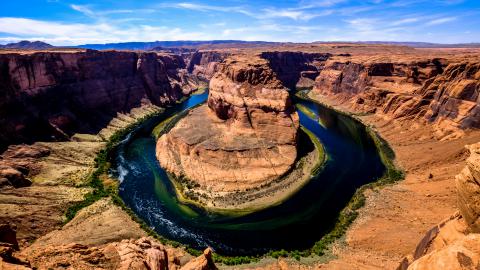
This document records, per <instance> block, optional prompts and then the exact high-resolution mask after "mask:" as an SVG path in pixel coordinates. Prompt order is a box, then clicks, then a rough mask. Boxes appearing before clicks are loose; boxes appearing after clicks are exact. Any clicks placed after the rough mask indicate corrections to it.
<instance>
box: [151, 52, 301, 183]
mask: <svg viewBox="0 0 480 270" xmlns="http://www.w3.org/2000/svg"><path fill="white" fill-rule="evenodd" d="M298 126H299V120H298V115H297V114H296V113H295V112H294V111H293V107H292V106H291V103H290V99H289V95H288V92H287V91H286V89H285V88H284V87H283V85H282V83H281V82H280V81H279V80H278V79H277V78H276V76H275V73H274V72H273V71H272V70H271V69H270V68H269V66H268V62H267V61H266V60H264V59H262V58H260V57H258V56H251V57H250V58H248V57H244V56H237V57H234V58H230V59H228V60H226V61H225V62H224V63H222V64H221V65H220V68H219V71H218V72H217V73H216V74H215V76H214V77H213V78H212V80H211V81H210V93H209V97H208V107H207V106H205V105H204V106H201V107H199V108H196V109H194V110H192V111H191V112H190V113H189V115H188V116H187V117H185V118H184V119H182V120H180V121H179V122H178V123H177V125H176V126H175V127H174V128H173V129H172V130H171V131H170V132H169V133H168V134H166V135H163V136H162V137H161V138H160V139H159V140H158V143H157V157H158V159H159V161H160V164H161V165H162V166H163V167H164V168H166V169H167V170H168V171H170V172H172V173H174V174H175V175H177V176H184V177H186V178H187V179H189V180H191V181H194V182H195V183H197V184H199V185H200V186H201V188H204V189H208V190H209V191H214V192H233V191H236V190H244V189H248V188H254V187H259V186H261V185H263V184H267V183H268V182H269V181H272V180H273V179H276V178H278V177H280V176H281V175H283V174H285V173H286V172H287V171H288V170H289V169H290V168H291V166H292V165H293V164H294V162H295V159H296V156H297V152H296V136H297V129H298Z"/></svg>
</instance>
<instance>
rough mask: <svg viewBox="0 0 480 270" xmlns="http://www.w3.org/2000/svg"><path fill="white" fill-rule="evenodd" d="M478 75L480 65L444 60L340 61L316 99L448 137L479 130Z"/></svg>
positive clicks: (322, 78) (326, 73) (329, 66)
mask: <svg viewBox="0 0 480 270" xmlns="http://www.w3.org/2000/svg"><path fill="white" fill-rule="evenodd" d="M360 60H362V61H360ZM478 72H479V66H478V63H469V62H462V63H449V61H447V60H445V59H435V58H432V59H423V60H418V59H415V60H413V61H412V60H408V59H406V60H404V61H401V60H398V59H397V60H389V61H385V60H383V61H382V59H378V60H375V59H374V60H371V59H356V58H349V57H347V58H344V57H335V59H331V60H328V61H327V63H326V65H325V68H324V69H323V70H322V71H321V73H320V75H319V76H318V77H317V78H316V80H315V87H314V88H313V92H312V95H320V96H329V97H331V98H334V99H337V100H341V101H343V102H345V103H347V104H349V106H350V107H351V108H352V109H354V110H355V111H363V112H376V113H377V114H380V115H383V116H386V117H389V118H394V119H399V118H405V117H413V118H418V119H424V120H427V121H429V122H432V123H434V124H435V125H436V127H438V129H439V130H440V131H442V132H443V133H448V132H452V131H454V130H457V129H464V128H472V127H473V128H478V127H479V123H478V121H479V120H478V119H479V103H480V100H479V98H478V96H479V91H480V90H479V78H480V77H479V76H480V75H479V73H478Z"/></svg>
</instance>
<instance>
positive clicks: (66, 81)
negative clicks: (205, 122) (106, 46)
mask: <svg viewBox="0 0 480 270" xmlns="http://www.w3.org/2000/svg"><path fill="white" fill-rule="evenodd" d="M182 68H185V63H184V61H183V59H182V58H181V57H179V56H175V55H169V54H156V53H135V52H115V51H105V52H99V51H92V50H87V51H81V52H37V53H33V54H14V53H8V54H1V55H0V72H1V74H2V76H0V89H1V90H0V125H1V126H2V130H1V131H0V149H2V150H3V149H5V147H6V146H7V145H8V144H15V143H23V142H27V143H31V142H34V141H38V140H47V141H51V140H52V139H53V140H55V139H57V140H58V139H61V140H64V139H66V138H68V136H71V135H72V134H73V133H75V132H81V133H96V132H98V131H99V130H100V129H101V128H103V127H105V126H106V124H107V123H108V121H110V120H111V119H112V118H113V117H114V116H115V115H116V113H117V112H128V111H130V110H131V109H132V108H135V107H140V106H141V105H142V104H145V103H151V104H154V105H164V104H168V103H171V102H174V101H176V100H178V99H179V98H181V97H182V96H183V94H184V93H188V92H189V91H191V90H192V88H194V87H195V86H194V85H192V84H191V83H190V81H189V80H188V78H186V76H188V74H187V73H185V72H183V73H182V72H179V70H180V69H182ZM182 86H184V87H182Z"/></svg>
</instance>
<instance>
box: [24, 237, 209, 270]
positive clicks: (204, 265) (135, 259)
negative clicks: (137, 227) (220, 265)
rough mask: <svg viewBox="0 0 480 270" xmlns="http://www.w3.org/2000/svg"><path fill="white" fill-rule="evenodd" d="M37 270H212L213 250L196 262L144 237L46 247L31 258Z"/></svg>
mask: <svg viewBox="0 0 480 270" xmlns="http://www.w3.org/2000/svg"><path fill="white" fill-rule="evenodd" d="M28 259H29V265H30V266H31V267H34V269H58V268H74V269H125V270H127V269H128V270H130V269H132V270H165V269H171V270H176V269H177V270H213V269H216V267H215V265H214V264H213V261H212V258H211V251H210V249H207V250H205V252H204V254H202V255H201V256H199V257H198V258H193V259H192V257H191V256H190V255H188V254H186V253H185V252H184V251H183V250H181V249H176V248H171V247H166V246H164V245H162V244H161V243H159V242H158V241H156V240H154V239H152V238H149V237H143V238H140V239H125V240H122V241H120V242H113V243H109V244H106V245H102V246H86V245H82V244H76V243H71V244H68V245H60V246H45V247H44V248H42V249H37V250H35V251H34V252H33V253H30V254H28Z"/></svg>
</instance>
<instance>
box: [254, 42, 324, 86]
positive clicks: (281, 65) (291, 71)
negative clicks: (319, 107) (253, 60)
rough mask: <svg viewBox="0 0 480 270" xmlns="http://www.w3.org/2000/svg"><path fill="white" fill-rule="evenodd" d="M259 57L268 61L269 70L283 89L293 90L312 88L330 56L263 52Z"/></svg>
mask: <svg viewBox="0 0 480 270" xmlns="http://www.w3.org/2000/svg"><path fill="white" fill-rule="evenodd" d="M260 56H261V57H262V58H264V59H266V60H267V61H268V63H269V66H270V68H271V69H272V70H273V71H274V72H275V74H276V75H277V77H278V79H279V80H280V81H281V82H282V84H283V85H284V86H285V87H287V88H289V89H295V88H296V87H312V86H313V85H314V80H315V78H316V77H317V76H318V74H319V73H320V70H321V69H322V68H323V65H324V64H325V61H326V60H327V59H328V58H329V57H331V54H329V53H307V52H295V51H284V52H282V51H272V52H263V53H261V54H260Z"/></svg>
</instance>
